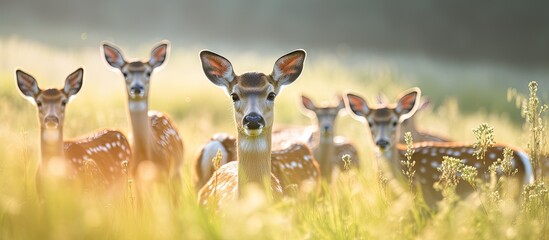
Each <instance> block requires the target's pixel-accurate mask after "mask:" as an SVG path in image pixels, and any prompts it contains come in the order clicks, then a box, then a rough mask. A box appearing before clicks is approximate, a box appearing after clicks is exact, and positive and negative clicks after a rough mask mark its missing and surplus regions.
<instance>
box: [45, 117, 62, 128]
mask: <svg viewBox="0 0 549 240" xmlns="http://www.w3.org/2000/svg"><path fill="white" fill-rule="evenodd" d="M44 125H46V128H57V126H59V118H57V117H55V116H47V117H46V118H45V119H44Z"/></svg>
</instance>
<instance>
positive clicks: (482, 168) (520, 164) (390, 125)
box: [344, 88, 533, 207]
mask: <svg viewBox="0 0 549 240" xmlns="http://www.w3.org/2000/svg"><path fill="white" fill-rule="evenodd" d="M420 95H421V91H420V89H419V88H412V89H410V90H408V91H405V92H403V93H402V94H401V95H400V96H399V97H398V98H397V99H398V100H397V103H396V104H390V105H388V104H381V105H378V106H371V105H368V104H367V102H366V100H364V98H362V97H360V96H359V95H357V94H354V93H346V94H345V98H344V99H345V104H346V107H347V109H348V111H349V112H350V113H351V115H352V116H353V117H354V118H355V119H356V120H358V121H360V122H363V123H367V125H368V127H367V128H369V130H370V131H369V132H370V134H371V138H370V140H371V141H370V142H371V145H373V147H374V148H376V149H377V151H378V152H379V154H380V155H381V156H382V160H383V159H385V160H386V161H387V163H388V165H389V168H390V172H391V173H392V175H393V176H394V177H397V178H398V177H399V176H400V174H401V172H402V169H403V168H402V165H401V162H400V161H401V160H404V159H405V156H404V153H405V151H406V146H404V145H402V144H399V143H398V139H399V138H400V136H399V128H400V125H401V123H402V121H404V120H405V119H407V118H409V117H411V116H412V115H413V114H414V113H415V112H416V110H417V108H418V106H417V105H418V103H419V102H420ZM505 147H507V146H506V145H503V144H496V145H493V146H491V147H489V148H488V149H487V152H486V159H485V161H486V163H484V162H483V161H479V160H477V159H476V157H475V156H474V155H473V153H474V150H475V149H474V148H473V147H472V146H471V145H470V144H467V143H459V142H419V143H416V144H414V145H413V148H414V150H415V153H414V154H413V155H412V161H415V162H416V165H415V169H416V170H417V171H416V175H415V181H416V183H418V181H419V183H420V184H421V186H422V188H421V189H422V193H423V197H424V200H425V202H426V203H427V204H428V205H429V206H431V207H434V206H435V204H436V202H437V201H439V200H440V199H441V197H442V196H441V195H440V193H439V192H437V191H435V189H434V188H433V185H434V183H435V182H437V181H438V180H439V178H440V172H438V171H437V168H439V167H441V166H442V160H443V158H442V157H443V156H451V157H455V158H459V159H461V160H462V162H464V163H465V164H467V165H470V166H474V167H475V168H477V169H478V171H479V172H480V173H484V172H486V170H487V169H488V166H489V165H490V164H491V163H492V162H493V161H496V160H497V159H498V158H501V159H503V150H504V148H505ZM511 161H512V165H513V167H514V168H516V169H518V173H517V174H516V175H515V176H514V178H515V179H517V180H518V181H519V182H521V183H522V184H527V183H531V182H532V181H533V173H532V166H531V164H530V160H529V158H528V156H527V155H526V153H524V152H523V151H522V150H519V149H517V148H513V159H512V160H511ZM456 191H457V192H456V193H457V194H458V196H460V197H466V196H467V195H469V194H470V193H471V192H472V191H473V189H472V188H471V187H470V186H467V184H466V183H463V181H462V182H460V184H459V185H458V187H457V190H456Z"/></svg>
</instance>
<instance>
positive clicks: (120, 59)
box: [102, 42, 126, 69]
mask: <svg viewBox="0 0 549 240" xmlns="http://www.w3.org/2000/svg"><path fill="white" fill-rule="evenodd" d="M102 45H103V47H102V49H103V55H104V56H105V60H106V61H107V63H108V64H109V65H111V66H112V67H114V68H118V69H120V68H122V66H124V64H126V61H125V60H124V56H122V52H121V51H120V50H118V48H117V47H115V46H114V45H113V44H110V43H107V42H104V43H103V44H102Z"/></svg>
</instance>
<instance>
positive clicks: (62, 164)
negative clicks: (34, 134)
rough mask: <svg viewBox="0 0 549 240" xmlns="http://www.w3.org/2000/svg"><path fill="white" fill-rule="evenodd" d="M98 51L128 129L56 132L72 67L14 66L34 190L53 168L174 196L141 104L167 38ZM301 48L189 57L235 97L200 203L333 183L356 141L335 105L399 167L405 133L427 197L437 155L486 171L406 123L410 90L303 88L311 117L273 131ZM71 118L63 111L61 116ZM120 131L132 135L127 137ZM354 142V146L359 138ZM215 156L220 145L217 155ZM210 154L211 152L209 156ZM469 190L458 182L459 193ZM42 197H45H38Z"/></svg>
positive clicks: (207, 147) (156, 128) (494, 151)
mask: <svg viewBox="0 0 549 240" xmlns="http://www.w3.org/2000/svg"><path fill="white" fill-rule="evenodd" d="M101 51H102V54H103V56H104V59H105V61H106V63H107V65H108V66H109V67H110V68H111V69H112V70H114V71H116V72H120V73H121V74H122V76H123V80H124V83H125V85H126V97H127V104H128V110H129V124H130V125H129V126H131V135H130V136H131V137H130V138H127V137H126V134H125V133H123V132H122V131H119V130H113V129H102V130H98V131H96V132H94V133H91V134H89V135H88V136H85V137H81V138H77V139H73V140H65V139H64V138H63V125H64V122H65V109H66V107H67V104H68V103H69V102H70V100H71V99H72V98H73V97H74V96H75V95H76V94H77V93H78V92H79V91H80V89H81V87H82V84H83V77H84V70H83V69H82V68H80V69H78V70H76V71H75V72H73V73H71V74H70V75H69V76H68V77H67V78H66V80H65V84H64V85H63V86H61V88H49V89H42V88H40V87H39V86H38V82H37V81H36V79H35V78H34V77H32V76H31V75H29V74H27V73H25V72H23V71H22V70H17V71H16V80H17V86H18V88H19V90H20V92H21V94H22V95H23V97H25V98H28V99H29V101H31V102H32V103H34V105H35V106H36V107H37V109H38V120H39V124H40V161H39V165H38V170H37V173H36V185H37V190H38V193H39V195H46V193H44V192H43V191H42V190H43V189H42V188H43V185H44V181H45V179H47V178H49V177H50V176H51V175H57V176H60V178H61V179H65V180H69V181H73V180H74V181H77V182H80V183H83V184H84V186H87V187H88V188H93V189H101V190H102V191H103V190H105V191H110V192H124V191H126V190H127V184H128V181H129V179H131V180H132V181H133V182H135V183H136V185H135V186H136V188H137V189H138V190H137V192H141V193H140V194H141V195H143V194H146V192H143V191H140V190H143V189H144V188H147V184H146V183H151V182H153V183H161V184H164V185H165V186H167V187H169V189H170V190H171V192H172V193H174V195H177V193H178V191H179V190H181V189H182V188H183V185H182V177H181V173H180V168H181V166H182V163H183V155H184V148H183V140H182V136H184V135H180V133H179V131H178V130H177V127H176V126H175V124H174V122H173V121H172V120H171V118H170V117H169V116H168V115H167V114H166V113H161V112H156V111H153V110H150V109H149V99H150V97H149V92H150V91H149V89H150V84H151V76H152V73H153V72H154V71H156V70H158V68H159V67H161V66H163V65H164V64H165V61H166V59H167V55H168V53H169V43H168V42H161V43H159V44H158V45H157V46H155V47H154V48H153V50H152V51H151V55H150V58H149V59H148V60H147V61H127V60H126V58H125V57H124V56H123V54H122V51H121V50H120V49H119V48H118V47H116V46H114V45H113V44H112V43H107V42H105V43H103V44H102V45H101ZM305 56H306V53H305V51H303V50H295V51H293V52H290V53H288V54H286V55H284V56H282V57H280V58H279V59H278V60H276V61H275V63H274V66H273V69H272V72H270V73H261V72H246V73H242V74H240V75H237V74H236V73H235V68H234V67H233V65H232V64H231V62H230V61H229V60H228V59H226V58H225V57H223V56H220V55H218V54H216V53H213V52H210V51H207V50H204V51H202V52H200V54H199V57H200V61H201V63H202V68H203V71H204V73H205V75H206V78H207V79H208V80H209V81H210V82H211V83H213V84H214V85H216V86H218V87H220V88H222V89H223V91H224V92H225V93H226V95H227V96H228V97H229V99H230V101H232V103H233V110H234V111H233V112H234V116H233V117H234V122H235V124H236V133H235V136H232V135H231V134H228V133H217V134H215V135H214V136H213V137H211V138H210V139H209V140H207V141H206V142H205V143H204V144H203V145H202V146H201V147H200V150H199V151H198V154H197V157H196V159H195V161H194V162H193V164H194V166H193V167H194V176H195V179H194V180H195V181H194V184H193V185H194V187H195V189H196V191H197V196H198V204H199V205H210V204H213V205H214V206H221V205H223V204H224V203H226V202H228V201H230V200H235V199H238V198H239V197H241V196H243V195H245V194H246V193H247V189H248V188H249V187H256V188H258V189H262V190H263V192H264V193H265V194H266V196H267V197H268V198H270V199H274V200H276V199H280V198H283V197H299V196H301V195H304V194H312V195H315V194H322V193H321V192H322V191H321V185H322V183H323V182H324V183H328V184H329V183H331V182H333V181H334V176H336V175H337V174H338V173H339V172H343V171H346V170H348V169H349V167H348V166H347V164H346V165H345V166H344V162H343V161H342V157H343V156H344V155H347V156H349V158H350V162H351V166H352V167H355V168H358V167H360V158H359V155H358V150H357V146H355V145H353V144H352V143H351V141H349V140H347V139H346V138H345V137H343V136H336V134H335V125H336V124H335V121H336V118H337V116H338V114H339V113H340V112H341V111H345V110H346V111H347V112H349V113H350V115H351V116H352V117H353V118H354V119H356V120H358V121H360V122H363V123H365V124H366V131H364V130H359V131H361V132H362V133H363V134H367V133H369V134H370V136H371V138H369V139H370V140H371V141H370V142H371V146H372V148H373V149H375V151H376V152H378V158H379V159H378V160H380V161H381V162H383V163H384V164H386V165H387V166H389V171H390V173H391V174H392V175H393V176H394V177H396V176H400V175H402V169H403V166H402V164H401V160H403V159H405V156H404V153H405V151H406V145H404V144H403V141H404V140H403V135H404V133H405V132H410V133H411V134H412V137H413V140H414V145H413V148H414V150H415V153H414V154H413V155H412V160H414V161H415V162H416V163H417V164H416V165H415V170H416V175H415V178H414V180H415V183H416V184H418V185H421V186H422V187H421V188H420V189H421V191H422V194H423V197H424V199H425V201H426V202H427V203H429V204H434V203H436V201H438V200H440V199H441V195H440V193H438V192H437V191H435V189H434V188H433V185H434V183H435V182H437V181H438V180H439V179H440V175H441V173H440V172H439V171H437V169H438V168H439V167H441V166H442V160H443V156H451V157H456V158H459V159H461V160H462V162H463V163H465V164H467V165H470V166H474V167H475V168H477V169H478V170H479V171H485V170H486V168H487V167H488V165H489V164H486V163H483V162H482V161H479V160H477V159H476V158H475V157H474V156H473V155H474V154H473V153H474V151H475V149H474V148H473V147H472V145H471V144H467V143H459V142H452V141H450V140H448V139H445V138H444V137H440V136H435V135H432V134H429V133H426V132H423V131H420V130H418V129H417V128H416V125H417V124H418V123H416V122H415V121H414V114H415V113H416V112H417V111H419V110H421V109H423V108H425V107H426V106H427V104H428V102H427V101H423V102H422V101H421V99H420V98H421V91H420V89H419V88H412V89H410V90H407V91H405V92H404V93H402V94H401V96H399V97H397V99H396V103H388V101H387V100H386V98H379V99H378V101H377V103H375V104H371V103H368V102H367V101H366V100H365V99H364V98H363V97H362V96H360V94H358V93H353V92H347V93H345V94H343V95H337V96H336V97H335V99H334V101H332V102H328V103H322V104H315V103H313V101H312V100H311V99H310V98H308V97H306V96H304V95H303V96H301V100H302V108H301V109H302V112H304V113H305V115H307V116H308V117H310V118H311V119H313V122H314V124H313V125H312V126H304V127H287V128H281V129H273V123H274V112H275V111H274V107H275V102H276V98H277V97H278V96H279V95H280V94H281V92H282V89H283V88H284V87H285V86H287V85H290V84H292V83H293V82H295V81H296V80H297V79H298V77H299V76H300V74H301V72H302V70H303V66H304V62H305ZM69 121H70V119H69ZM128 139H130V141H128ZM361 147H362V146H361ZM505 147H506V146H505V145H494V146H491V147H489V148H488V149H487V152H486V161H489V162H494V161H496V160H497V159H498V158H502V157H503V151H504V148H505ZM219 153H221V154H219ZM213 159H216V161H212V160H213ZM512 165H513V167H514V168H516V169H518V174H516V175H514V178H516V179H518V181H520V183H522V184H527V183H530V182H532V181H533V170H532V166H531V163H530V160H529V159H528V156H527V155H526V154H525V152H524V151H521V150H519V149H518V148H513V158H512ZM471 191H472V189H471V188H467V187H465V186H461V187H458V189H457V193H458V195H459V196H461V197H465V196H467V195H468V194H469V193H470V192H471ZM45 197H47V196H45Z"/></svg>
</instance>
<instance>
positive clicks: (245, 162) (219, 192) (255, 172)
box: [199, 50, 320, 205]
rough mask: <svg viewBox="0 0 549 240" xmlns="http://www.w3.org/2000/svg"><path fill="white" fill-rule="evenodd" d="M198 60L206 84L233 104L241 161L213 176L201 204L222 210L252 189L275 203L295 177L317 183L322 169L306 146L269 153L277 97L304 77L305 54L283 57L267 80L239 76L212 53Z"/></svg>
mask: <svg viewBox="0 0 549 240" xmlns="http://www.w3.org/2000/svg"><path fill="white" fill-rule="evenodd" d="M200 59H201V61H202V67H203V70H204V73H205V74H206V76H207V77H208V79H209V80H210V81H211V82H212V83H213V84H215V85H217V86H220V87H222V88H224V90H225V91H226V93H227V94H228V95H229V96H230V98H231V99H232V101H233V104H234V105H233V106H234V119H235V123H236V130H237V138H236V146H237V148H236V149H237V150H236V155H237V161H233V162H229V163H227V164H225V165H223V166H222V167H221V168H219V169H218V170H217V171H215V172H214V174H213V176H212V177H211V178H210V180H209V181H208V182H207V183H206V184H205V185H204V186H203V187H202V188H201V190H200V191H199V204H200V205H205V204H207V203H208V202H213V203H215V204H216V205H220V204H222V203H223V202H226V201H227V200H229V199H237V198H238V197H239V196H242V194H243V192H245V188H247V187H249V186H250V185H256V186H258V187H259V188H260V189H263V190H265V192H271V193H272V194H273V197H274V198H275V199H276V198H279V197H280V196H281V195H282V193H283V186H284V181H286V182H295V181H296V179H294V178H299V179H303V178H310V179H312V180H313V181H318V180H319V177H320V176H319V174H318V165H316V162H315V160H314V157H313V155H312V153H311V151H310V149H309V148H308V147H307V146H306V145H303V144H301V145H299V144H297V145H294V146H292V147H290V148H288V149H286V150H282V151H283V152H281V155H279V157H280V158H279V159H277V158H275V157H274V156H272V153H271V134H272V125H273V121H274V111H273V109H274V103H275V98H276V97H277V95H278V94H279V93H280V91H281V88H282V87H283V86H285V85H288V84H291V83H292V82H294V81H295V80H296V79H297V77H298V76H299V75H300V74H301V71H302V68H303V62H304V60H305V52H304V51H303V50H297V51H294V52H291V53H289V54H287V55H284V56H282V57H281V58H279V59H278V60H277V61H276V63H275V65H274V69H273V71H272V73H271V74H269V75H267V74H263V73H258V72H248V73H244V74H242V75H236V74H235V73H234V71H233V66H232V64H231V63H230V62H229V60H227V59H226V58H224V57H222V56H220V55H217V54H215V53H213V52H210V51H202V52H201V53H200ZM281 181H282V183H281ZM263 187H267V188H269V187H270V189H265V188H263Z"/></svg>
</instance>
